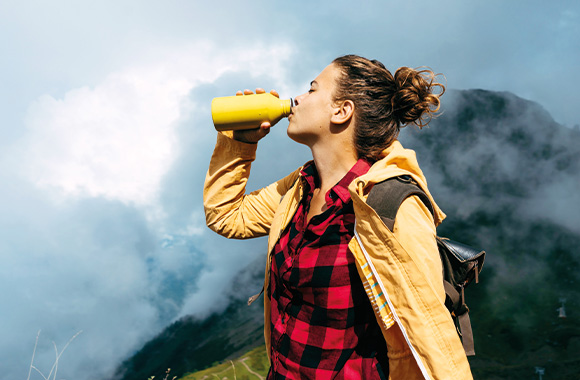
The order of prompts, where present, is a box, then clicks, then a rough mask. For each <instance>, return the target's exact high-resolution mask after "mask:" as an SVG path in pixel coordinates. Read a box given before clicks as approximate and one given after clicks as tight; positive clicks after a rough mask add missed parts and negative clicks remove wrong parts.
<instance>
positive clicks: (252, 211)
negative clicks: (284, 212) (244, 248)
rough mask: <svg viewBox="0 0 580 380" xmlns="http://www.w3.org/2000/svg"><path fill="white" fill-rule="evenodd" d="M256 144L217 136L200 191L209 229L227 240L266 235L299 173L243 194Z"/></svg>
mask: <svg viewBox="0 0 580 380" xmlns="http://www.w3.org/2000/svg"><path fill="white" fill-rule="evenodd" d="M256 149H257V144H246V143H242V142H239V141H236V140H234V139H232V138H230V137H228V136H226V135H225V134H223V133H218V137H217V143H216V146H215V149H214V152H213V155H212V157H211V161H210V165H209V170H208V172H207V175H206V178H205V184H204V189H203V204H204V210H205V219H206V223H207V225H208V227H209V228H211V229H212V230H213V231H215V232H217V233H218V234H220V235H223V236H225V237H227V238H233V239H247V238H253V237H259V236H264V235H266V234H268V232H269V230H270V225H271V223H272V219H273V217H274V213H275V212H276V209H277V207H278V205H279V204H280V200H281V198H282V196H283V195H284V194H285V193H286V192H287V191H288V189H289V188H290V186H291V185H292V184H293V182H294V181H295V180H296V178H297V175H298V171H296V172H294V173H292V174H290V175H289V176H287V177H285V178H283V179H281V180H279V181H277V182H275V183H273V184H271V185H269V186H267V187H265V188H263V189H260V190H256V191H254V192H252V193H249V194H245V190H246V183H247V182H248V177H249V175H250V167H251V164H252V162H253V161H254V159H255V157H256Z"/></svg>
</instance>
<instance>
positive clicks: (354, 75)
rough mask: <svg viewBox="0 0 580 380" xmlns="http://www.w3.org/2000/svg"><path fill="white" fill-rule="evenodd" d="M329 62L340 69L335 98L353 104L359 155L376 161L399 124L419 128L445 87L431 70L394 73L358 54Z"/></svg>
mask: <svg viewBox="0 0 580 380" xmlns="http://www.w3.org/2000/svg"><path fill="white" fill-rule="evenodd" d="M332 63H333V64H335V65H336V66H337V67H338V68H339V69H340V71H341V72H342V75H341V76H339V77H338V79H337V83H336V89H335V92H334V100H335V101H337V102H341V101H344V100H347V99H348V100H351V101H352V102H353V103H354V105H355V113H354V120H355V132H354V144H355V148H356V151H357V154H358V156H359V158H365V159H367V160H369V161H376V160H378V159H379V158H380V154H381V152H382V151H383V150H384V149H385V148H387V147H388V146H389V145H390V144H391V143H392V142H393V141H394V140H395V139H396V138H397V136H398V135H399V130H400V129H401V128H402V127H404V126H405V125H407V124H415V125H417V126H418V127H420V128H422V127H424V126H426V125H427V124H428V123H429V121H431V119H432V118H433V116H435V114H436V112H437V111H438V110H439V97H440V96H441V95H443V93H444V92H445V86H443V85H442V84H440V83H437V82H435V77H436V75H435V74H434V73H433V72H432V71H431V70H428V69H424V70H419V71H418V70H414V69H411V68H408V67H401V68H399V69H398V70H397V71H396V72H395V76H393V75H392V74H391V72H390V71H389V70H387V69H386V68H385V66H384V65H383V64H382V63H381V62H379V61H377V60H369V59H366V58H363V57H359V56H357V55H345V56H342V57H338V58H336V59H335V60H334V61H333V62H332ZM436 89H438V92H437V93H434V90H436Z"/></svg>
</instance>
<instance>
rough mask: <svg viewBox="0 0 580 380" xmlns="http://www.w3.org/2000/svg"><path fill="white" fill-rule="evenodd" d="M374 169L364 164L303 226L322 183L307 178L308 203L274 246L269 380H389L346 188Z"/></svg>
mask: <svg viewBox="0 0 580 380" xmlns="http://www.w3.org/2000/svg"><path fill="white" fill-rule="evenodd" d="M369 168H370V165H369V163H368V162H366V161H364V160H362V159H361V160H359V161H358V162H357V163H356V164H355V165H354V166H353V167H352V169H351V170H350V171H349V172H348V173H347V174H346V175H345V176H344V178H343V179H342V180H341V181H340V182H339V183H338V184H336V185H335V186H334V187H333V188H332V189H331V190H329V191H328V193H327V194H326V205H327V206H328V209H327V210H326V211H324V212H323V213H322V214H320V215H316V216H314V217H313V218H312V219H311V220H310V222H309V223H306V217H307V214H308V206H309V204H310V200H311V199H312V194H313V191H314V189H315V188H316V185H317V183H318V173H317V171H316V167H315V166H314V163H313V162H310V163H308V164H307V165H306V166H305V167H304V170H303V171H302V180H303V181H304V194H305V195H304V198H303V200H302V202H301V203H300V205H299V207H298V210H297V211H296V214H295V215H294V218H293V219H292V222H291V223H290V224H289V226H288V227H287V228H286V230H285V231H284V233H283V234H282V236H281V237H280V240H279V241H278V242H277V244H276V245H275V247H274V253H273V260H272V268H271V276H270V288H269V292H268V296H269V297H270V300H271V320H270V323H271V331H272V335H271V343H272V351H271V363H270V364H271V367H270V372H269V374H268V379H316V380H318V379H349V380H350V379H385V378H386V376H385V374H388V359H387V354H386V353H387V348H386V344H385V340H384V338H383V336H382V334H381V330H380V328H379V326H378V324H377V321H376V318H375V315H374V313H373V310H372V307H371V305H370V302H369V300H368V297H367V295H366V293H365V290H364V288H363V285H362V282H361V280H360V277H359V275H358V272H357V269H356V266H355V262H354V257H353V255H352V253H351V252H350V250H349V249H348V242H349V241H350V239H351V238H352V237H353V235H354V211H353V206H352V200H351V199H350V193H349V192H348V188H347V187H348V185H349V184H350V182H351V181H352V180H354V179H355V178H356V177H358V176H360V175H362V174H365V173H366V172H367V171H368V170H369Z"/></svg>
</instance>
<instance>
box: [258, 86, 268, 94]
mask: <svg viewBox="0 0 580 380" xmlns="http://www.w3.org/2000/svg"><path fill="white" fill-rule="evenodd" d="M265 92H266V90H264V89H263V88H260V87H257V88H256V94H264V93H265Z"/></svg>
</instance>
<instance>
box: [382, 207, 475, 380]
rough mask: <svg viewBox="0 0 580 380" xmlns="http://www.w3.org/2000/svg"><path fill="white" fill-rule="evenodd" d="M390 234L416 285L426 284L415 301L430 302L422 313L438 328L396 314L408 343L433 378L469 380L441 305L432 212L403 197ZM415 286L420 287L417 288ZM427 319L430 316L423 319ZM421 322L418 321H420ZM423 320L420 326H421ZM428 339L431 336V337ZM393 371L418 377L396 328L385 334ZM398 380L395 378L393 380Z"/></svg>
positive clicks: (442, 296) (405, 313)
mask: <svg viewBox="0 0 580 380" xmlns="http://www.w3.org/2000/svg"><path fill="white" fill-rule="evenodd" d="M393 234H394V236H395V238H396V239H397V241H398V242H399V243H400V244H401V246H402V247H403V248H404V250H405V251H407V252H412V254H413V256H414V260H413V261H414V262H415V263H416V266H417V269H418V272H420V273H415V275H414V279H415V281H417V280H419V279H421V280H419V282H420V281H424V285H423V286H417V287H416V288H414V289H415V290H419V289H422V290H421V291H422V292H423V293H424V294H423V295H422V296H419V299H423V300H427V299H431V300H432V301H431V302H429V303H425V304H423V306H422V307H423V308H425V309H426V310H428V312H426V314H423V318H425V317H426V316H427V315H428V316H430V318H432V320H433V321H434V324H435V325H436V326H437V328H436V329H432V330H431V329H425V325H424V324H423V323H424V322H425V321H417V320H414V319H413V317H412V315H413V313H411V312H409V311H405V310H399V311H400V314H401V315H400V319H401V322H402V324H403V326H404V328H405V329H406V331H407V334H408V337H409V339H410V340H411V344H413V346H414V347H415V349H416V350H417V351H418V353H419V355H420V356H421V357H422V358H423V360H424V362H423V364H424V365H425V366H426V367H427V372H428V373H430V374H431V376H432V378H433V379H447V378H450V376H451V374H453V375H454V377H453V378H456V379H471V378H472V377H471V371H470V369H469V363H468V361H467V357H466V356H465V352H464V350H463V347H462V345H461V341H460V339H459V337H458V335H457V332H456V330H455V328H454V325H453V322H452V321H451V317H450V315H449V312H448V311H447V309H446V307H445V305H444V303H445V289H444V287H443V273H442V270H443V269H442V264H441V259H440V258H439V251H438V248H437V242H436V238H435V237H436V230H435V225H434V223H433V217H432V215H431V212H430V211H429V210H428V209H427V207H426V206H425V205H424V204H423V202H422V201H421V200H420V199H419V198H418V197H417V196H412V197H409V198H407V199H406V200H405V201H404V202H403V203H402V204H401V207H400V208H399V211H398V212H397V218H396V219H395V225H394V228H393ZM417 285H419V284H417ZM427 318H429V317H427ZM418 322H419V323H418ZM421 322H423V323H421ZM429 335H432V336H429ZM385 338H386V342H387V346H388V352H389V366H390V369H391V373H394V374H398V375H400V374H406V375H405V376H404V378H405V379H416V378H417V379H422V378H424V377H423V375H422V374H421V372H420V370H419V368H418V365H417V362H416V361H415V360H414V358H413V356H412V353H411V351H410V347H409V345H408V344H407V343H406V341H405V338H404V337H403V335H402V332H401V329H400V326H398V325H395V326H394V328H391V329H388V330H387V331H386V334H385ZM394 378H399V377H394Z"/></svg>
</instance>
